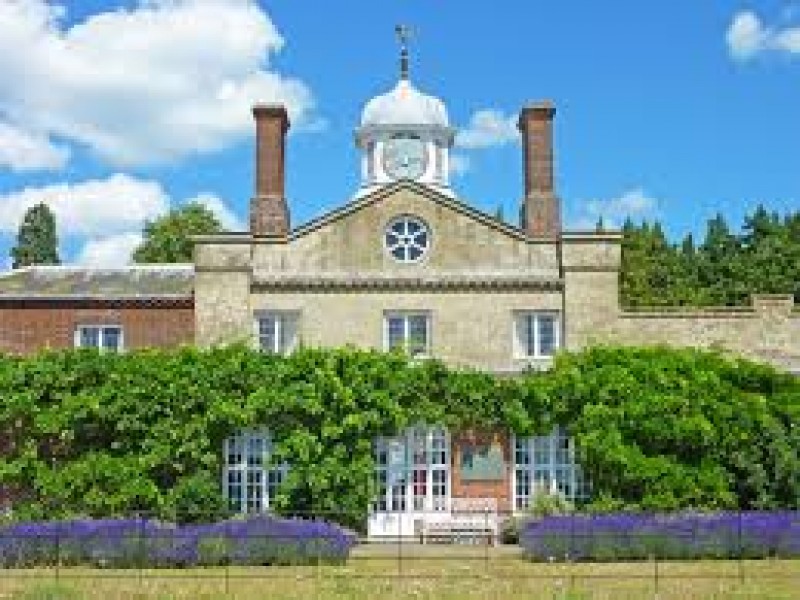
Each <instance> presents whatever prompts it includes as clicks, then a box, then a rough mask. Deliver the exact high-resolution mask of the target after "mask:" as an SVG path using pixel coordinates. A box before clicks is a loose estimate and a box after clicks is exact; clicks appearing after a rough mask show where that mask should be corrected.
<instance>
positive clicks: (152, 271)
mask: <svg viewBox="0 0 800 600" xmlns="http://www.w3.org/2000/svg"><path fill="white" fill-rule="evenodd" d="M193 289H194V266H193V265H191V264H173V265H135V266H128V267H119V268H92V267H78V266H34V267H25V268H22V269H15V270H13V271H8V272H6V273H2V274H0V300H2V299H6V300H8V299H20V300H25V299H79V298H88V299H95V298H96V299H106V298H107V299H137V298H177V297H189V296H191V295H192V291H193Z"/></svg>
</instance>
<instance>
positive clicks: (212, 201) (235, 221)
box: [187, 192, 248, 231]
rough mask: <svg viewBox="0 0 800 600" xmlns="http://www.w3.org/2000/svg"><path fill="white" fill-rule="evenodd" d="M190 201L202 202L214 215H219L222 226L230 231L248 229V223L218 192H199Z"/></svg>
mask: <svg viewBox="0 0 800 600" xmlns="http://www.w3.org/2000/svg"><path fill="white" fill-rule="evenodd" d="M188 202H196V203H197V204H202V205H203V206H205V207H206V208H207V209H208V210H210V211H211V212H212V213H214V216H215V217H217V219H218V220H219V222H220V223H221V224H222V227H223V228H224V229H226V230H228V231H246V230H247V227H248V225H245V223H244V222H243V221H242V220H241V219H240V218H239V217H238V216H237V215H236V214H234V212H233V211H232V210H231V209H230V208H228V206H227V205H226V204H225V202H223V201H222V199H221V198H220V197H219V196H217V195H216V194H210V193H208V192H203V193H201V194H198V195H197V196H195V197H194V198H190V199H189V200H187V203H188Z"/></svg>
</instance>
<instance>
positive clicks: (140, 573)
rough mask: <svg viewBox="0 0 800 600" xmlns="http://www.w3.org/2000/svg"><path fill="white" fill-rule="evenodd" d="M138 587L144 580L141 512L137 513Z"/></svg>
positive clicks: (143, 529) (142, 521) (142, 519)
mask: <svg viewBox="0 0 800 600" xmlns="http://www.w3.org/2000/svg"><path fill="white" fill-rule="evenodd" d="M139 523H140V526H139V588H140V589H141V587H142V582H143V580H144V536H145V526H144V518H143V517H142V515H141V513H139Z"/></svg>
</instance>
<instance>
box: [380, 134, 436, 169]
mask: <svg viewBox="0 0 800 600" xmlns="http://www.w3.org/2000/svg"><path fill="white" fill-rule="evenodd" d="M427 159H428V156H427V152H426V149H425V144H424V143H423V141H422V140H421V139H420V138H418V137H417V136H414V135H396V136H394V137H392V138H390V139H389V140H387V141H386V143H385V144H384V146H383V170H384V171H385V172H386V174H387V175H388V176H389V177H391V178H392V179H418V178H419V177H421V176H422V175H423V174H424V173H425V167H426V166H427V162H428V160H427Z"/></svg>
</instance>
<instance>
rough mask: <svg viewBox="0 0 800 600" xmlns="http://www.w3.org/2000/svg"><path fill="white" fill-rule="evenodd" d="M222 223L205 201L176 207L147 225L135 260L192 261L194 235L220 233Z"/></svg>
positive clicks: (151, 261) (134, 255)
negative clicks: (203, 203) (206, 205)
mask: <svg viewBox="0 0 800 600" xmlns="http://www.w3.org/2000/svg"><path fill="white" fill-rule="evenodd" d="M221 231H222V225H221V224H220V222H219V220H218V219H217V217H215V216H214V213H212V212H211V211H210V210H209V209H207V208H206V207H205V206H203V205H202V204H198V203H196V202H190V203H189V204H186V205H184V206H182V207H180V208H174V209H172V210H171V211H169V213H167V214H166V215H164V216H163V217H159V218H158V219H155V220H153V221H148V222H147V223H145V226H144V232H143V233H144V241H142V243H141V244H140V245H139V247H138V248H136V250H135V251H134V253H133V261H134V262H135V263H177V262H191V261H192V249H193V244H192V241H191V239H190V237H191V236H193V235H204V234H206V235H207V234H213V233H219V232H221Z"/></svg>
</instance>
